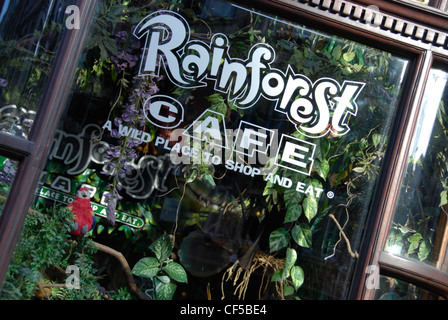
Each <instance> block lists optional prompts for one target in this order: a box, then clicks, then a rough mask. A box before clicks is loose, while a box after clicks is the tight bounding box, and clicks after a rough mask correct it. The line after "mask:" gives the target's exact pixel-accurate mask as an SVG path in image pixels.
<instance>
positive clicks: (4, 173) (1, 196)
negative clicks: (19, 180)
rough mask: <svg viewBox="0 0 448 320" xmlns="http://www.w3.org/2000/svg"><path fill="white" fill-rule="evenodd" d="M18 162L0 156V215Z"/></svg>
mask: <svg viewBox="0 0 448 320" xmlns="http://www.w3.org/2000/svg"><path fill="white" fill-rule="evenodd" d="M17 167H18V162H17V161H14V160H11V159H8V158H5V157H1V156H0V215H1V213H2V212H3V206H4V204H5V202H6V199H7V197H8V194H9V190H10V189H11V186H12V183H13V181H14V177H15V175H16V171H17Z"/></svg>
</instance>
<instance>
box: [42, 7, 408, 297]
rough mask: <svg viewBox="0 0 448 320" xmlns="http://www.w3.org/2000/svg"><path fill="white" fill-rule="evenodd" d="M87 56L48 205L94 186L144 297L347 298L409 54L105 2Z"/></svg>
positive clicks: (103, 281) (56, 148) (51, 166)
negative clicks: (404, 54) (401, 55)
mask: <svg viewBox="0 0 448 320" xmlns="http://www.w3.org/2000/svg"><path fill="white" fill-rule="evenodd" d="M84 56H85V59H84V60H83V63H82V65H81V67H80V68H79V70H78V72H77V74H76V86H75V88H74V94H73V97H72V99H71V102H70V105H69V106H68V109H67V111H66V113H65V116H64V119H63V120H62V122H61V125H60V127H59V130H58V131H57V133H56V135H55V137H54V138H53V146H52V151H51V153H50V155H49V159H48V162H47V164H46V167H45V171H44V172H43V175H42V180H41V185H40V186H39V189H38V190H37V194H38V197H37V200H36V202H35V204H34V209H35V210H37V211H39V212H51V213H52V214H54V213H55V212H59V211H61V210H62V209H63V208H65V207H66V206H68V205H69V204H71V203H74V204H76V203H78V202H79V201H81V200H80V198H82V197H84V198H86V197H87V193H86V194H84V195H83V194H82V193H84V192H87V191H88V197H87V198H88V199H87V200H86V199H84V200H85V201H84V202H86V201H90V205H91V207H92V211H93V214H94V215H95V221H96V225H95V226H93V227H92V224H91V221H92V220H89V223H86V224H85V225H86V230H84V231H87V233H88V237H81V238H82V239H85V241H89V240H90V239H94V240H95V242H96V243H100V244H107V245H109V246H111V247H113V248H114V249H115V250H117V251H119V252H122V253H123V255H124V257H125V258H126V260H127V261H128V262H129V264H130V267H131V269H133V275H134V277H135V278H136V279H137V280H136V281H137V283H138V286H139V291H137V293H136V292H132V293H128V294H130V295H131V296H132V297H134V298H135V297H136V296H135V295H139V294H141V293H143V295H147V296H150V297H151V298H154V299H162V298H168V299H184V298H190V299H207V298H210V299H214V300H220V299H221V298H223V297H225V298H228V299H235V298H246V299H283V298H288V299H289V298H291V299H294V298H297V297H300V298H313V299H345V298H347V297H348V292H349V290H350V285H351V279H352V276H353V270H354V268H355V266H356V262H357V252H358V251H359V248H360V244H361V239H362V235H363V226H364V224H365V221H366V218H367V216H368V212H369V209H370V205H371V201H372V197H373V194H374V191H375V188H376V183H377V179H378V174H379V172H380V169H381V165H382V159H383V157H384V151H385V147H386V145H387V142H388V137H389V131H390V128H391V123H392V121H393V116H394V114H395V111H396V107H397V105H398V102H399V100H400V97H401V91H402V83H403V79H404V77H405V73H406V70H407V66H408V63H407V60H406V59H404V58H402V57H399V56H395V55H392V54H390V53H388V52H384V51H380V50H377V49H374V48H371V47H369V46H366V45H363V44H360V43H356V42H353V41H349V40H347V39H343V38H339V37H336V36H333V35H331V34H325V33H322V32H319V31H317V30H314V29H309V28H307V27H305V26H302V25H300V24H297V23H293V22H292V21H283V20H280V19H278V17H270V16H269V13H268V12H255V11H252V10H249V9H248V8H244V7H241V6H239V5H234V4H232V3H231V2H227V1H216V0H205V1H199V2H198V1H195V2H190V1H185V2H170V1H161V2H160V4H157V5H152V6H143V5H140V4H139V2H134V1H132V2H125V3H124V4H122V3H121V1H120V2H118V1H104V2H100V5H99V8H98V16H97V18H96V20H95V22H94V24H93V27H92V28H91V31H90V37H89V39H88V40H87V44H86V47H85V55H84ZM83 188H85V189H86V190H83ZM80 190H81V191H80ZM62 211H63V210H62ZM75 211H76V210H75ZM90 214H91V213H90ZM75 215H76V212H75ZM82 226H83V225H82V224H79V225H78V227H80V228H81V227H82ZM89 229H92V230H89ZM76 231H81V234H84V232H83V231H82V230H78V229H76ZM75 233H76V232H75ZM68 236H72V237H77V236H78V237H79V234H78V235H68ZM345 236H346V237H347V239H348V241H349V242H347V241H346V240H344V237H345ZM101 248H102V247H101V246H100V247H99V248H98V250H102V249H101ZM168 259H172V260H170V261H171V262H173V263H171V264H170V267H168V271H167V268H165V264H166V263H168V262H167V261H168ZM285 263H287V266H286V269H285ZM151 265H153V266H154V268H151ZM74 266H75V267H78V268H80V269H81V265H80V264H79V263H78V264H76V263H75V264H74ZM61 267H63V268H65V267H67V265H63V266H61ZM97 268H98V273H97V274H96V275H97V277H98V279H100V280H98V281H99V282H100V285H101V286H102V287H104V288H109V290H113V291H114V292H120V291H119V290H125V289H123V288H124V287H125V285H126V283H127V280H126V278H125V277H123V274H122V270H121V267H120V266H119V265H118V264H117V265H116V266H113V267H111V266H110V260H109V259H107V258H104V257H103V258H101V259H100V260H99V261H98V263H97ZM170 268H172V270H171V272H170V270H169V269H170ZM174 271H175V272H174ZM111 279H116V280H114V281H112V280H111ZM272 279H274V280H276V281H271V280H272ZM117 280H118V281H117ZM187 280H188V281H187ZM249 280H250V281H249ZM58 281H61V280H60V279H58ZM234 283H235V284H234ZM246 284H248V285H247V286H246ZM238 285H239V287H238ZM123 295H124V293H123ZM126 297H128V296H127V295H126Z"/></svg>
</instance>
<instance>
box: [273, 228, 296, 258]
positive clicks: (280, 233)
mask: <svg viewBox="0 0 448 320" xmlns="http://www.w3.org/2000/svg"><path fill="white" fill-rule="evenodd" d="M290 239H291V237H290V235H289V233H288V232H287V231H286V230H285V229H284V228H278V229H276V230H274V231H272V233H271V235H270V236H269V249H270V251H271V252H273V251H277V250H280V249H282V248H284V247H286V246H287V245H288V244H289V241H290Z"/></svg>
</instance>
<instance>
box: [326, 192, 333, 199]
mask: <svg viewBox="0 0 448 320" xmlns="http://www.w3.org/2000/svg"><path fill="white" fill-rule="evenodd" d="M327 197H328V199H333V198H334V192H333V191H328V192H327Z"/></svg>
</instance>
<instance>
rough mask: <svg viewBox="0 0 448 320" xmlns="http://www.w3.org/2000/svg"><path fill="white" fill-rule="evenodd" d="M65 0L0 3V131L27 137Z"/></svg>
mask: <svg viewBox="0 0 448 320" xmlns="http://www.w3.org/2000/svg"><path fill="white" fill-rule="evenodd" d="M64 3H65V1H61V0H52V1H42V0H39V1H2V2H1V5H0V132H5V133H8V134H12V135H15V136H19V137H23V138H27V137H28V134H29V132H30V129H31V126H32V124H33V121H34V118H35V115H36V112H37V109H38V107H39V101H40V99H41V96H42V93H43V90H44V88H45V85H46V81H47V78H48V75H49V73H50V71H51V68H52V65H51V64H52V61H53V59H54V57H55V52H56V49H57V46H58V43H59V39H60V35H61V31H62V30H63V27H62V26H63V22H64V20H63V19H64V11H65V7H64Z"/></svg>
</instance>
